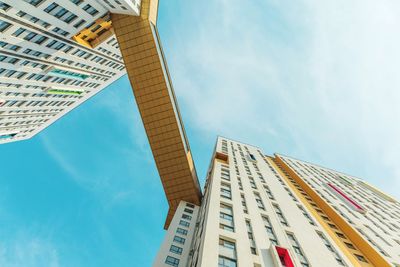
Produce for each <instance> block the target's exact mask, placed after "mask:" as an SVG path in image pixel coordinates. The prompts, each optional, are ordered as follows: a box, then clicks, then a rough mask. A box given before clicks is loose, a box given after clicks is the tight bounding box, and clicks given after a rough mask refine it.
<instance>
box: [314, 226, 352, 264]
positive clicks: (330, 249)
mask: <svg viewBox="0 0 400 267" xmlns="http://www.w3.org/2000/svg"><path fill="white" fill-rule="evenodd" d="M317 235H318V236H319V237H320V238H321V240H322V242H323V243H324V245H325V246H326V248H327V249H328V250H329V251H330V252H331V253H332V254H333V256H334V257H335V259H336V262H337V263H338V264H339V265H341V266H346V264H345V263H344V261H343V259H342V257H340V255H339V253H338V252H337V251H336V250H335V249H334V247H333V246H332V244H331V242H329V240H328V239H327V238H326V237H325V235H324V234H323V233H321V232H319V231H317Z"/></svg>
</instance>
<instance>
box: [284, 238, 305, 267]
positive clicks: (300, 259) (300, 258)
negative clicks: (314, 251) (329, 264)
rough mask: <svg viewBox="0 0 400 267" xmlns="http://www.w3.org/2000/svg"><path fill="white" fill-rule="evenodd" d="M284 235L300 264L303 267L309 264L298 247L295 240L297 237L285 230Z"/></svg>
mask: <svg viewBox="0 0 400 267" xmlns="http://www.w3.org/2000/svg"><path fill="white" fill-rule="evenodd" d="M286 235H287V237H288V238H289V241H290V243H291V245H292V248H293V250H294V252H295V253H296V254H297V258H298V259H299V261H300V263H301V265H302V266H304V267H307V266H309V263H308V260H307V258H306V257H305V255H304V253H303V250H302V249H301V247H300V244H299V242H297V239H296V238H295V237H294V234H292V233H289V232H286Z"/></svg>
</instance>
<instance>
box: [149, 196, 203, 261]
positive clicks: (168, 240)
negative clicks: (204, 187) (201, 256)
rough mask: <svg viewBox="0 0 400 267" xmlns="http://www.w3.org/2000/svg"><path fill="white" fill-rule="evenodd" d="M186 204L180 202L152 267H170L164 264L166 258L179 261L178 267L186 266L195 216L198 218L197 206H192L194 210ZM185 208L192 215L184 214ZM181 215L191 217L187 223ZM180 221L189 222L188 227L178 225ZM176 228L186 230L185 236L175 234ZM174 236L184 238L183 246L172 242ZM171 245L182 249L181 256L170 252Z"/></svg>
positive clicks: (194, 225)
mask: <svg viewBox="0 0 400 267" xmlns="http://www.w3.org/2000/svg"><path fill="white" fill-rule="evenodd" d="M187 203H188V202H185V201H181V202H180V203H179V206H178V208H177V210H176V212H175V215H174V217H173V219H172V221H171V224H170V226H169V228H168V230H167V233H166V235H165V237H164V241H163V243H162V245H161V248H160V250H159V251H158V253H157V256H156V259H155V261H154V264H153V266H154V267H162V266H171V265H168V264H166V263H165V260H166V258H167V257H168V256H171V257H174V258H177V259H179V265H178V266H179V267H183V266H186V264H187V261H188V259H189V253H190V247H191V244H192V240H193V235H194V229H195V227H196V221H197V216H198V212H199V206H196V205H194V208H190V207H188V206H187ZM186 208H189V209H192V210H193V214H189V213H187V212H185V211H184V210H185V209H186ZM183 214H187V215H190V216H191V217H192V218H191V220H190V221H189V220H186V219H182V215H183ZM181 220H184V221H187V222H189V223H190V225H189V227H185V226H182V225H180V224H179V222H180V221H181ZM178 228H182V229H185V230H187V231H188V233H187V235H182V234H179V233H177V229H178ZM174 236H179V237H182V238H185V244H180V243H176V242H174ZM171 245H175V246H178V247H180V248H182V249H183V250H182V254H181V255H178V254H175V253H173V252H171V251H170V248H171Z"/></svg>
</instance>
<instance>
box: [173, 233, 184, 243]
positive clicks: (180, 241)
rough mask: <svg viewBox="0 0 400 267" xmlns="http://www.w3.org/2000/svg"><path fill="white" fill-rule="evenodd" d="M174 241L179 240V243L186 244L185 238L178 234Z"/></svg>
mask: <svg viewBox="0 0 400 267" xmlns="http://www.w3.org/2000/svg"><path fill="white" fill-rule="evenodd" d="M174 242H177V243H179V244H185V238H183V237H180V236H177V235H176V236H174Z"/></svg>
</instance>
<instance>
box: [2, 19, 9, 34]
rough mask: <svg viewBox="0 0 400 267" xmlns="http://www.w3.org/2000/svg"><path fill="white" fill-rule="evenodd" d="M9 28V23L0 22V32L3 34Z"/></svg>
mask: <svg viewBox="0 0 400 267" xmlns="http://www.w3.org/2000/svg"><path fill="white" fill-rule="evenodd" d="M10 26H11V23H8V22H6V21H3V20H0V32H4V31H5V30H6V29H8V27H10Z"/></svg>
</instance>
